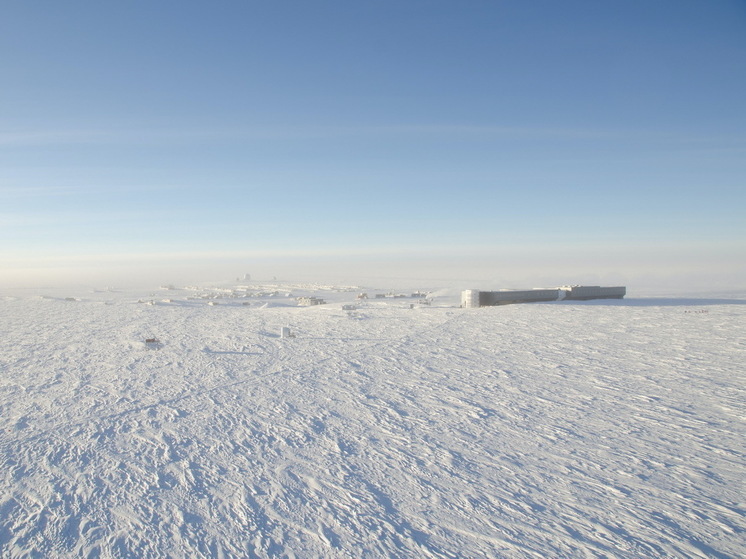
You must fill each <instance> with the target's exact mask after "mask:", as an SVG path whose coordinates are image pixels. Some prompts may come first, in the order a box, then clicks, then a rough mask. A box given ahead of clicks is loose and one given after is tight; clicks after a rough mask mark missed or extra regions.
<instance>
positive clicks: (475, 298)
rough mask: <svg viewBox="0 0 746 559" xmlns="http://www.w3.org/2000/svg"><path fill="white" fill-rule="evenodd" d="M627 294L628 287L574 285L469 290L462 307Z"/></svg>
mask: <svg viewBox="0 0 746 559" xmlns="http://www.w3.org/2000/svg"><path fill="white" fill-rule="evenodd" d="M626 294H627V288H626V287H621V286H620V287H601V286H598V285H573V286H564V287H558V288H555V289H525V290H501V291H478V290H476V289H467V290H466V291H463V292H462V293H461V306H462V307H465V308H476V307H494V306H496V305H510V304H515V303H536V302H540V301H559V300H563V299H565V300H571V301H588V300H591V299H622V298H624V296H625V295H626Z"/></svg>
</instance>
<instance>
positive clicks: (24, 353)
mask: <svg viewBox="0 0 746 559" xmlns="http://www.w3.org/2000/svg"><path fill="white" fill-rule="evenodd" d="M161 295H164V294H162V293H161V294H159V295H158V296H154V297H152V301H153V304H146V303H147V302H150V300H151V298H150V297H145V298H143V297H140V296H138V295H129V294H126V293H98V294H95V295H91V296H89V297H86V296H81V297H74V298H71V299H73V300H67V298H66V297H54V298H52V297H49V298H40V297H30V296H6V297H4V298H3V299H2V300H0V347H1V349H2V351H1V353H0V375H1V376H0V413H1V416H0V452H1V458H2V469H1V470H0V477H1V479H2V485H1V486H0V555H1V556H2V557H49V558H55V557H116V558H118V557H150V558H157V557H297V558H301V557H303V558H306V557H351V558H352V557H354V558H357V557H454V558H455V557H537V558H539V557H568V558H569V557H573V558H575V557H639V558H643V557H646V558H647V557H714V558H725V557H732V558H736V557H741V556H743V554H744V549H746V532H745V531H744V530H746V518H745V514H746V499H745V498H744V495H746V491H745V489H746V487H745V486H744V480H746V470H745V463H744V450H745V446H746V436H745V435H746V429H744V426H745V425H746V406H745V404H746V383H745V382H744V381H745V380H746V379H744V363H746V345H745V341H744V340H746V336H745V335H744V334H746V328H745V327H744V325H745V324H746V321H745V320H744V319H745V318H746V305H742V304H735V303H736V301H730V303H734V304H728V303H729V301H711V302H710V304H708V305H707V306H703V307H698V306H697V302H696V300H687V301H685V302H682V304H680V305H676V304H673V303H671V301H672V300H667V301H668V302H667V303H666V304H662V305H658V304H655V302H653V303H651V304H647V305H645V304H639V301H638V302H637V303H636V302H635V301H633V300H631V301H619V302H614V303H608V304H584V303H574V304H572V303H552V304H535V305H515V306H509V307H498V308H484V309H458V308H454V307H452V306H449V305H443V304H440V305H439V304H438V302H437V300H436V302H435V304H434V305H432V306H426V305H419V304H415V305H412V304H411V301H410V300H407V299H401V300H398V299H386V300H374V299H371V300H369V301H367V302H355V301H354V293H346V294H345V293H344V292H342V291H340V293H339V294H337V296H336V300H335V301H332V302H330V304H328V305H323V306H318V307H312V308H296V307H292V306H290V305H291V304H292V299H289V298H288V297H286V298H285V299H282V300H281V301H280V302H281V303H282V305H277V306H274V307H273V306H271V305H265V303H266V302H267V301H269V299H267V300H266V301H263V300H256V301H255V300H254V299H252V300H251V301H250V302H251V304H249V305H243V304H242V301H241V299H237V298H235V297H230V298H226V299H225V301H223V300H222V299H221V300H220V301H219V303H220V304H218V305H216V306H210V305H208V304H207V302H206V301H205V300H204V299H199V298H198V299H194V298H193V297H191V295H192V294H191V293H190V292H185V291H179V290H176V291H169V292H168V296H169V297H170V299H168V300H162V299H159V297H160V296H161ZM321 295H322V296H324V297H327V296H328V295H329V293H328V292H323V293H321ZM330 299H334V297H330ZM138 301H145V302H144V303H138ZM341 302H347V303H355V304H356V305H358V307H359V308H358V310H356V311H352V312H348V311H343V310H342V309H341V304H340V303H341ZM412 306H414V308H410V307H412ZM702 310H706V311H707V312H699V311H702ZM282 326H289V327H290V328H291V331H292V332H293V334H294V335H295V337H293V338H280V337H279V331H280V328H281V327H282ZM152 338H156V339H157V340H158V343H145V340H146V339H152Z"/></svg>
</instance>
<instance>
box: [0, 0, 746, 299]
mask: <svg viewBox="0 0 746 559" xmlns="http://www.w3.org/2000/svg"><path fill="white" fill-rule="evenodd" d="M0 79H1V80H2V86H1V87H0V287H22V286H27V285H47V284H48V285H52V284H55V283H65V282H73V281H75V282H83V283H89V284H102V283H105V284H107V285H110V284H113V285H117V284H123V283H126V282H130V281H136V280H142V281H148V282H160V283H174V282H176V283H178V282H189V281H219V280H228V279H231V278H234V277H235V276H242V275H243V274H245V273H249V274H251V275H252V277H256V278H259V277H272V276H277V277H281V278H287V279H293V278H305V277H311V276H319V277H320V276H324V275H326V276H328V278H329V279H330V280H335V281H342V280H349V281H355V280H357V279H361V278H362V277H363V276H365V277H369V278H370V277H378V278H381V279H386V278H388V279H392V280H393V279H396V278H399V279H403V278H404V279H406V278H409V279H418V280H419V279H421V280H426V279H431V280H444V281H445V280H449V281H454V282H461V283H463V284H464V288H468V287H482V286H493V287H494V288H500V287H533V286H537V285H554V284H557V283H559V284H567V283H582V282H588V281H595V282H601V283H606V284H609V283H617V284H618V283H622V284H627V285H628V291H631V292H634V290H635V289H636V288H637V289H639V290H640V291H645V290H655V289H658V290H663V291H665V290H667V289H669V290H671V291H681V290H687V289H688V290H707V289H710V288H712V289H726V288H733V289H746V219H744V215H745V214H746V108H745V107H746V103H745V102H744V92H745V91H746V2H744V1H743V0H712V1H709V2H704V1H701V0H696V1H694V0H631V1H627V2H598V1H595V0H588V1H584V0H568V1H564V2H556V1H549V0H546V1H545V0H536V1H531V2H525V1H520V0H505V1H500V0H490V1H480V0H470V1H469V2H455V1H451V2H445V1H439V0H412V1H401V0H399V1H396V2H394V1H388V0H380V1H370V2H345V1H341V0H340V1H310V2H299V1H294V2H290V1H283V0H275V1H271V2H270V1H250V0H242V1H239V0H235V1H220V2H211V3H206V2H193V1H185V0H180V1H178V2H177V1H168V0H164V1H159V2H152V1H147V2H146V1H140V0H135V1H130V2H98V1H93V0H89V1H80V0H70V1H66V2H52V1H44V0H40V1H36V2H28V1H21V0H8V1H6V2H4V3H3V8H2V17H1V18H0Z"/></svg>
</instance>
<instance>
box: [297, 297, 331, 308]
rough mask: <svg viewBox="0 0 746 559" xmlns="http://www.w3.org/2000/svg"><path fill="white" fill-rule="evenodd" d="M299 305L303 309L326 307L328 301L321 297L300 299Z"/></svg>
mask: <svg viewBox="0 0 746 559" xmlns="http://www.w3.org/2000/svg"><path fill="white" fill-rule="evenodd" d="M298 304H299V305H300V306H302V307H313V306H315V305H326V301H324V300H323V299H320V298H319V297H298Z"/></svg>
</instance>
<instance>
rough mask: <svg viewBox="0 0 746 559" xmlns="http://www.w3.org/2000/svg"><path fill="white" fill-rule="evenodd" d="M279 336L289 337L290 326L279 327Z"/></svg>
mask: <svg viewBox="0 0 746 559" xmlns="http://www.w3.org/2000/svg"><path fill="white" fill-rule="evenodd" d="M280 337H281V338H289V337H290V327H289V326H283V327H282V328H280Z"/></svg>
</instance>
